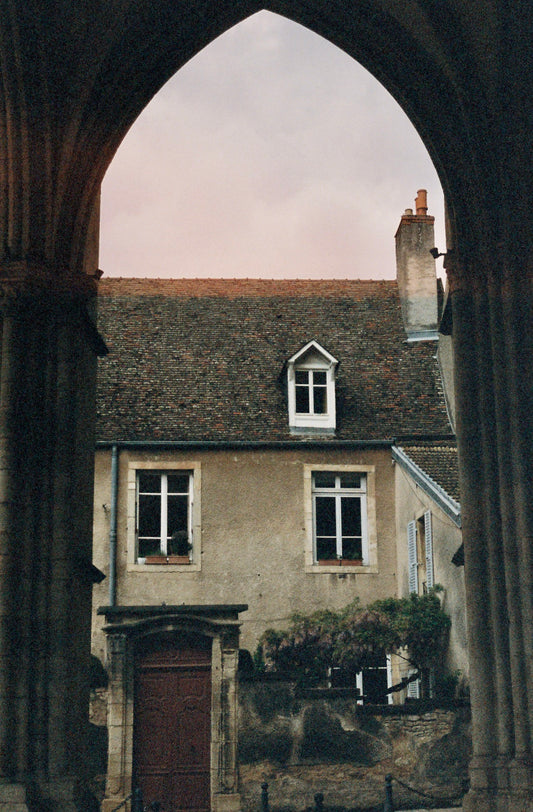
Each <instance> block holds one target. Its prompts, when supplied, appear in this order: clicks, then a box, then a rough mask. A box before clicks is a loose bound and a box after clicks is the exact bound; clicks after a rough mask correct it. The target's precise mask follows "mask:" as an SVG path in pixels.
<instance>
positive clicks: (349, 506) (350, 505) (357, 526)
mask: <svg viewBox="0 0 533 812" xmlns="http://www.w3.org/2000/svg"><path fill="white" fill-rule="evenodd" d="M341 516H342V535H343V537H344V536H352V537H353V536H361V500H360V499H359V497H358V496H354V497H348V496H343V497H342V498H341Z"/></svg>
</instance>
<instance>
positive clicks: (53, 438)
mask: <svg viewBox="0 0 533 812" xmlns="http://www.w3.org/2000/svg"><path fill="white" fill-rule="evenodd" d="M2 271H3V273H2V275H1V276H0V294H1V297H2V298H1V303H2V313H1V315H2V339H1V353H2V357H1V364H0V477H1V487H0V579H1V580H0V595H1V598H0V601H1V603H0V607H1V608H0V719H1V720H2V721H1V727H0V775H1V779H0V781H1V783H0V808H1V804H2V803H7V804H8V806H7V807H6V808H14V807H12V806H10V804H12V803H14V802H15V801H14V793H15V795H16V803H18V804H21V806H20V807H17V808H20V809H21V810H22V809H24V804H25V803H26V795H27V793H28V792H30V791H31V794H32V796H36V797H37V798H38V799H42V800H45V801H50V802H54V803H57V804H58V806H57V808H58V809H61V810H65V812H66V811H67V810H75V809H80V808H82V804H83V803H84V801H83V777H84V775H83V771H84V764H85V762H86V759H85V752H84V747H85V733H86V729H87V725H88V674H89V668H88V665H89V663H88V656H89V641H90V620H89V618H90V605H91V585H92V582H91V575H92V573H91V557H92V556H91V546H92V522H91V508H92V488H93V482H92V479H93V431H92V413H93V409H94V391H95V366H96V365H95V360H96V356H95V352H94V349H95V348H94V347H92V346H91V343H93V344H94V341H95V335H94V334H93V332H92V329H91V325H90V320H89V316H88V313H87V309H86V307H87V302H88V300H89V299H90V297H91V287H92V285H91V284H90V280H87V283H86V284H81V283H77V284H74V283H73V281H72V280H63V282H64V284H58V281H57V279H54V278H52V277H50V276H48V275H47V274H46V273H45V269H42V268H36V267H32V268H29V267H28V265H27V263H23V262H18V263H12V264H11V266H10V267H9V268H6V266H4V268H3V269H2ZM54 808H56V807H54Z"/></svg>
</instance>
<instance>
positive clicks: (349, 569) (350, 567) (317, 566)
mask: <svg viewBox="0 0 533 812" xmlns="http://www.w3.org/2000/svg"><path fill="white" fill-rule="evenodd" d="M305 571H306V572H307V573H313V574H316V573H320V574H322V575H326V574H328V573H329V574H331V573H333V574H334V575H340V576H342V575H375V574H377V572H378V568H377V566H374V565H370V564H363V562H358V561H348V560H343V563H342V565H339V562H338V561H336V560H335V559H333V560H332V561H320V562H318V563H317V562H316V561H315V562H314V563H313V564H307V565H306V567H305Z"/></svg>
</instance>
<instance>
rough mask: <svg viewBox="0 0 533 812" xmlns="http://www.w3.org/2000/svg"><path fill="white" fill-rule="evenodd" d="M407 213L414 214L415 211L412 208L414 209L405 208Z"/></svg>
mask: <svg viewBox="0 0 533 812" xmlns="http://www.w3.org/2000/svg"><path fill="white" fill-rule="evenodd" d="M405 213H406V214H407V215H409V214H412V213H413V210H412V209H406V210H405Z"/></svg>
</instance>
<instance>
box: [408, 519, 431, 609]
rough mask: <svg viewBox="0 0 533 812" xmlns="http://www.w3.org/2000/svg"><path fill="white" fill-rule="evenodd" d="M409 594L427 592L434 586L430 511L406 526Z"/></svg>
mask: <svg viewBox="0 0 533 812" xmlns="http://www.w3.org/2000/svg"><path fill="white" fill-rule="evenodd" d="M407 561H408V569H409V578H408V580H409V592H416V593H417V594H418V593H419V592H420V590H421V591H422V592H427V591H428V589H431V587H432V586H433V585H434V576H433V529H432V521H431V511H430V510H426V511H425V513H424V514H423V516H421V517H420V518H419V519H418V520H416V521H414V520H413V521H411V522H409V523H408V524H407Z"/></svg>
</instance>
